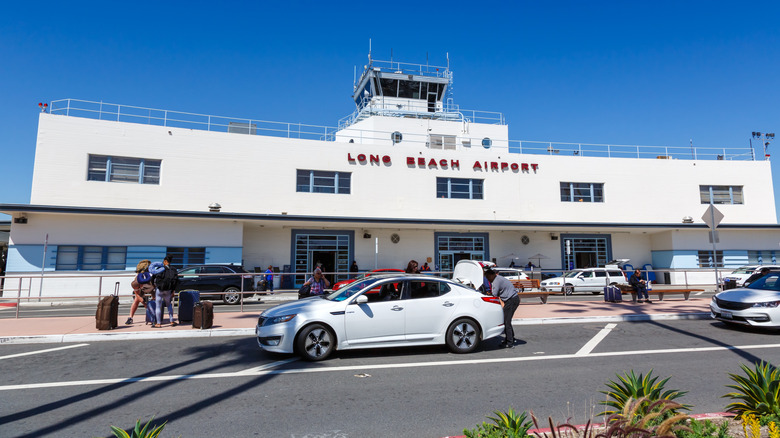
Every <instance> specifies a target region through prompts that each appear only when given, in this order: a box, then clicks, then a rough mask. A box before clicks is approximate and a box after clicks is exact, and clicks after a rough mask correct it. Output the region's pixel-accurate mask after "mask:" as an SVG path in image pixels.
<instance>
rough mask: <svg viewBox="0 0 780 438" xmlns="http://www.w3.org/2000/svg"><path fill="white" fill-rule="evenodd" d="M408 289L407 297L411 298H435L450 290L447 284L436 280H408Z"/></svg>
mask: <svg viewBox="0 0 780 438" xmlns="http://www.w3.org/2000/svg"><path fill="white" fill-rule="evenodd" d="M406 288H407V290H408V291H409V292H408V295H407V296H408V297H409V298H410V299H412V300H414V299H417V298H435V297H438V296H441V295H444V294H446V293H447V292H449V291H450V287H449V285H447V284H446V283H441V282H438V281H410V282H408V283H406Z"/></svg>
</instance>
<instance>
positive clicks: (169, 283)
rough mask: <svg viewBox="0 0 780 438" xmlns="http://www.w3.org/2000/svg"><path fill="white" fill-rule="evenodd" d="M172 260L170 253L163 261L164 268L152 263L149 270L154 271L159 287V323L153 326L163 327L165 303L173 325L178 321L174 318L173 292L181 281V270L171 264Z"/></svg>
mask: <svg viewBox="0 0 780 438" xmlns="http://www.w3.org/2000/svg"><path fill="white" fill-rule="evenodd" d="M171 260H173V257H172V256H170V255H167V256H165V258H164V259H163V262H162V268H160V267H159V263H152V266H150V267H149V271H150V272H153V273H154V275H153V277H152V278H153V280H154V286H155V287H156V288H157V291H156V301H157V309H155V310H156V316H157V324H155V325H153V326H152V327H155V328H159V327H162V325H161V324H162V316H163V305H164V306H166V307H168V316H169V320H170V321H171V326H175V325H176V321H174V320H173V293H174V291H175V290H176V285H177V284H178V283H179V271H177V270H176V268H174V267H173V266H171Z"/></svg>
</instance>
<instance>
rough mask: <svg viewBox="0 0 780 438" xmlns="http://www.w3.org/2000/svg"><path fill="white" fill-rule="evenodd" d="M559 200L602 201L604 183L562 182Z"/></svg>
mask: <svg viewBox="0 0 780 438" xmlns="http://www.w3.org/2000/svg"><path fill="white" fill-rule="evenodd" d="M561 202H604V184H603V183H575V182H562V183H561Z"/></svg>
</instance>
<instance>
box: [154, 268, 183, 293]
mask: <svg viewBox="0 0 780 438" xmlns="http://www.w3.org/2000/svg"><path fill="white" fill-rule="evenodd" d="M178 282H179V271H177V270H176V268H174V267H173V266H167V267H166V268H165V270H164V271H162V272H161V273H159V274H157V275H155V277H154V285H155V286H157V289H160V290H174V289H176V284H177V283H178Z"/></svg>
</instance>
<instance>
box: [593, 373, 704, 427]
mask: <svg viewBox="0 0 780 438" xmlns="http://www.w3.org/2000/svg"><path fill="white" fill-rule="evenodd" d="M617 377H618V379H619V381H618V382H615V381H613V380H610V381H609V383H607V387H608V388H609V389H610V391H600V392H601V393H602V394H605V395H607V397H610V398H611V399H607V400H605V401H600V402H599V403H600V404H602V405H605V406H608V407H610V408H612V409H606V410H605V411H604V412H602V413H600V414H598V415H607V416H609V415H615V414H617V413H619V412H622V411H623V410H624V409H625V408H626V407H627V405H628V403H629V401H630V400H636V401H639V400H645V403H643V404H641V405H640V406H637V407H636V409H635V411H636V412H637V414H641V415H644V414H646V413H648V412H651V411H650V410H647V406H648V405H649V404H651V403H653V402H655V401H658V400H670V401H671V400H675V399H678V398H680V397H682V396H684V395H685V394H687V393H688V391H679V390H676V389H669V390H665V385H666V382H668V381H669V379H670V378H671V377H667V378H665V379H663V380H661V381H660V382H658V377H655V376H653V370H650V372H648V373H647V375H646V376H644V375H642V374H639V375H638V376H637V375H636V374H634V370H631V371H629V372H627V373H625V375H623V376H621V375H619V374H618V375H617ZM675 405H677V406H678V407H676V408H674V409H672V410H671V413H676V411H677V409H689V408H690V406H689V405H680V404H677V403H675Z"/></svg>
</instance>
